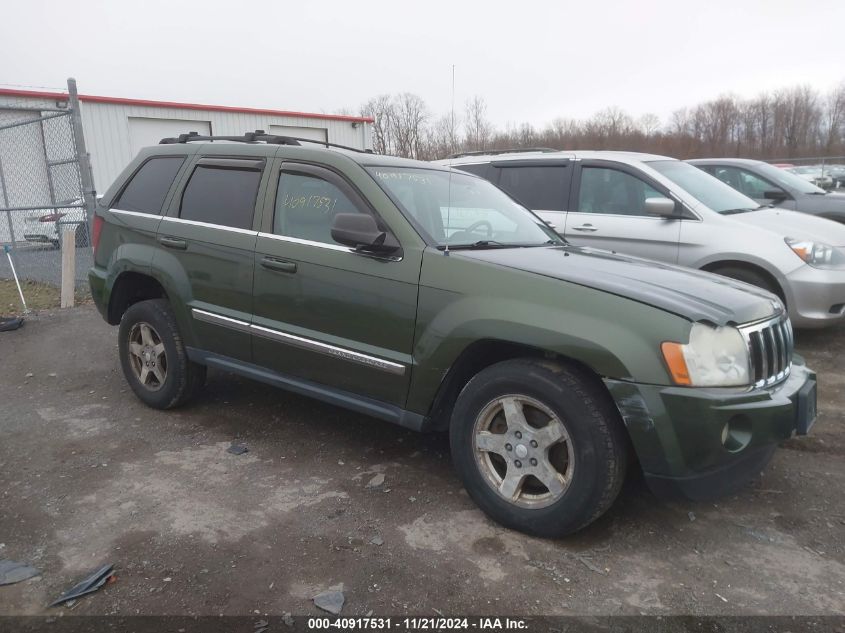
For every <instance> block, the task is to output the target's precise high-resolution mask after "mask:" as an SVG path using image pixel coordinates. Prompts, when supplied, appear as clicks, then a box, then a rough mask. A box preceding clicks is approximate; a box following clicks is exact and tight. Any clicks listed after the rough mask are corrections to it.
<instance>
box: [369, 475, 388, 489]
mask: <svg viewBox="0 0 845 633" xmlns="http://www.w3.org/2000/svg"><path fill="white" fill-rule="evenodd" d="M383 485H384V474H383V473H378V474H377V475H374V476H373V478H372V479H370V481H368V482H367V488H381V487H382V486H383Z"/></svg>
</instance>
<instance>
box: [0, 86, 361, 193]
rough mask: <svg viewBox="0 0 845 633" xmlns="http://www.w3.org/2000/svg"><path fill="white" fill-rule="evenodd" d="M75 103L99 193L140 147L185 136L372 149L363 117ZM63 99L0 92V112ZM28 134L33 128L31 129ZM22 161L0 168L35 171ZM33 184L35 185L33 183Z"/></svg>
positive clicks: (114, 100)
mask: <svg viewBox="0 0 845 633" xmlns="http://www.w3.org/2000/svg"><path fill="white" fill-rule="evenodd" d="M79 100H80V102H81V105H80V111H81V114H82V125H83V128H84V130H85V141H86V144H87V149H88V153H89V154H90V156H91V163H92V168H93V172H94V185H95V187H96V189H97V191H99V192H102V191H105V189H106V188H107V187H108V186H109V185H110V184H111V182H112V181H113V180H114V178H115V177H116V176H117V175H118V174H119V173H120V171H121V170H122V169H123V168H124V167H125V166H126V164H127V163H128V162H129V161H130V160H131V159H132V158H133V157H134V155H135V154H136V153H137V152H138V150H139V149H141V148H142V147H146V146H148V145H155V144H156V143H158V142H159V140H161V139H162V138H164V137H168V136H178V135H179V134H183V133H185V132H198V133H200V134H218V135H238V134H243V133H244V132H249V131H253V130H259V129H260V130H265V131H267V133H269V134H283V135H287V136H297V137H302V138H311V139H315V140H321V141H329V142H331V143H339V144H341V145H349V146H351V147H356V148H359V149H368V148H371V147H372V142H371V136H370V125H371V123H372V122H373V120H372V119H371V118H368V117H357V116H347V115H336V114H310V113H306V112H289V111H286V110H270V109H259V108H239V107H232V106H216V105H200V104H196V103H173V102H165V101H148V100H142V99H124V98H120V97H103V96H94V95H79ZM67 101H68V95H67V94H66V93H60V92H38V91H29V90H12V89H0V109H2V110H4V111H5V112H6V113H10V112H13V111H14V109H15V108H18V107H19V108H21V109H22V110H23V109H26V110H27V111H30V112H31V111H32V110H34V109H38V108H39V107H41V108H45V110H56V109H57V108H59V109H60V108H62V107H67ZM27 133H29V130H27ZM32 133H37V130H34V128H33V131H32ZM46 151H47V152H49V151H50V149H49V148H47V149H46ZM31 158H32V159H33V160H35V157H31ZM21 160H27V157H25V156H20V155H18V156H14V155H12V156H5V155H4V156H3V157H2V163H0V164H2V165H3V168H4V169H16V170H25V171H27V172H29V173H35V171H34V170H29V169H26V166H25V165H24V166H22V165H20V161H21ZM39 160H43V157H41V158H40V159H39ZM32 184H33V187H37V185H36V183H32Z"/></svg>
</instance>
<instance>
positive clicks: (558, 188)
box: [498, 165, 568, 211]
mask: <svg viewBox="0 0 845 633" xmlns="http://www.w3.org/2000/svg"><path fill="white" fill-rule="evenodd" d="M567 169H568V167H566V166H565V165H560V166H558V165H554V166H551V165H541V166H529V165H526V166H525V167H501V168H500V171H501V175H500V176H499V183H498V184H499V187H501V188H502V189H504V190H505V191H507V192H508V193H509V194H511V195H512V196H513V197H514V198H516V199H517V200H518V201H519V202H521V203H522V204H524V205H525V206H526V207H528V208H529V209H532V210H542V211H565V210H566V178H567V172H566V170H567Z"/></svg>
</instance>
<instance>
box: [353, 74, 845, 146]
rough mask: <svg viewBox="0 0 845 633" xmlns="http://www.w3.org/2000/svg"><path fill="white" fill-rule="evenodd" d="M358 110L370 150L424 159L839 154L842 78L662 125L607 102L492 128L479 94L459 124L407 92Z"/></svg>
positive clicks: (690, 113) (677, 116)
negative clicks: (568, 114)
mask: <svg viewBox="0 0 845 633" xmlns="http://www.w3.org/2000/svg"><path fill="white" fill-rule="evenodd" d="M361 114H362V115H366V116H371V117H373V118H374V119H375V123H374V124H373V147H374V149H375V150H376V151H377V152H383V153H387V154H397V155H400V156H409V157H414V158H421V159H426V160H428V159H433V158H441V157H443V156H447V155H449V154H453V153H457V152H460V151H469V150H489V149H493V148H496V149H503V148H511V147H513V148H519V147H532V146H538V145H542V146H545V147H554V148H557V149H571V150H575V149H624V150H631V151H644V152H655V153H660V154H666V155H669V156H676V157H678V158H691V157H696V156H747V157H752V158H764V159H772V158H786V157H789V158H798V157H801V156H817V155H819V153H820V152H823V153H824V154H825V155H827V156H834V155H839V156H843V155H845V81H843V82H842V83H841V84H840V85H839V86H838V87H837V88H835V89H834V90H832V91H831V92H830V93H829V94H827V95H820V94H819V93H818V92H817V91H815V90H813V89H812V88H810V87H807V86H794V87H791V88H785V89H782V90H776V91H773V92H769V93H762V94H760V95H758V96H757V97H754V98H753V99H746V100H742V99H738V98H736V97H734V96H731V95H723V96H721V97H718V98H717V99H714V100H711V101H707V102H704V103H700V104H697V105H692V106H691V107H689V108H682V109H680V110H676V111H675V112H674V113H673V114H672V116H671V117H670V118H669V120H668V122H667V123H666V125H665V127H662V126H661V121H660V119H659V118H658V117H657V116H656V115H654V114H651V113H647V114H644V115H642V116H640V117H638V118H637V119H634V118H632V117H631V116H630V115H629V114H628V113H627V112H625V111H624V110H622V109H621V108H619V107H616V106H613V107H608V108H605V109H603V110H601V111H599V112H597V113H596V114H595V115H594V116H592V117H590V118H588V119H586V120H576V119H571V118H564V117H558V118H556V119H554V120H553V121H552V122H551V123H549V124H548V125H545V126H543V127H537V126H535V125H533V124H531V123H529V122H525V123H521V124H519V125H514V124H509V125H507V126H506V127H505V128H504V130H501V129H500V130H497V129H496V128H494V126H493V125H492V124H491V123H490V121H489V119H488V118H487V104H486V103H485V101H484V99H483V98H482V97H480V96H476V97H473V98H472V99H470V100H468V101H467V102H466V107H465V116H464V117H463V121H460V120H458V118H457V117H454V116H453V115H451V114H446V115H441V116H439V117H431V116H430V115H429V111H428V108H427V107H426V104H425V102H424V101H423V100H422V99H421V98H420V97H419V96H418V95H414V94H410V93H404V94H398V95H380V96H377V97H374V98H373V99H370V100H369V101H368V102H367V103H366V104H364V106H363V107H362V108H361ZM461 129H462V130H463V133H462V134H461V132H460V131H461Z"/></svg>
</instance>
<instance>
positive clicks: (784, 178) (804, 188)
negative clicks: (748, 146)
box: [754, 163, 825, 193]
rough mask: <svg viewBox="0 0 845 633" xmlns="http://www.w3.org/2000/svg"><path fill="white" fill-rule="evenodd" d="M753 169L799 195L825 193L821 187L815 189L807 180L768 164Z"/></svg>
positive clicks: (760, 164)
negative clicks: (799, 193) (796, 191)
mask: <svg viewBox="0 0 845 633" xmlns="http://www.w3.org/2000/svg"><path fill="white" fill-rule="evenodd" d="M754 167H755V169H756V170H757V171H758V172H759V173H760V175H761V176H763V177H764V178H768V179H769V180H771V181H773V182H774V183H775V184H778V185H780V186H781V187H787V188H789V189H797V190H798V191H800V192H801V193H825V190H824V189H822V188H821V187H816V186H815V185H814V184H813V183H811V182H810V181H809V180H806V179H804V178H801V176H798V175H796V174H794V173H792V172H791V171H787V170H785V169H781V168H779V167H774V166H772V165H769V164H768V163H758V164H757V165H755V166H754ZM799 169H800V168H799Z"/></svg>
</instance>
